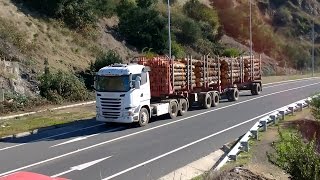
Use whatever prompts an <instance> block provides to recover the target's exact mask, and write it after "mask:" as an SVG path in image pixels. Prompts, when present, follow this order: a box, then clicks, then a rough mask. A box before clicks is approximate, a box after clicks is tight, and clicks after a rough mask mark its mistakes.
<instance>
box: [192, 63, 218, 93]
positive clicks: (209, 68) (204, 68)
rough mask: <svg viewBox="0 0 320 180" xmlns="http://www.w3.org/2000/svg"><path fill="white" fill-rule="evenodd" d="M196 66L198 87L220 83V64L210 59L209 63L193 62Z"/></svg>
mask: <svg viewBox="0 0 320 180" xmlns="http://www.w3.org/2000/svg"><path fill="white" fill-rule="evenodd" d="M192 62H193V63H192V64H193V65H194V66H195V69H194V72H195V76H196V87H197V88H201V87H203V86H205V85H206V84H207V85H208V86H210V85H212V84H216V83H217V81H218V74H219V73H218V67H219V66H218V63H216V62H215V61H213V60H212V59H209V60H208V61H207V63H206V62H205V61H204V60H193V61H192Z"/></svg>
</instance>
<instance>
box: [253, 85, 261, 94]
mask: <svg viewBox="0 0 320 180" xmlns="http://www.w3.org/2000/svg"><path fill="white" fill-rule="evenodd" d="M260 91H261V86H260V84H259V83H254V84H253V85H252V88H251V95H253V96H254V95H259V94H260Z"/></svg>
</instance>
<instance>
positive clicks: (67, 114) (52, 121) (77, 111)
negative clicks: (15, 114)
mask: <svg viewBox="0 0 320 180" xmlns="http://www.w3.org/2000/svg"><path fill="white" fill-rule="evenodd" d="M68 110H69V111H68ZM94 116H95V111H94V108H93V106H83V107H78V108H73V109H65V110H59V111H51V112H50V111H48V112H44V113H41V114H37V115H31V116H26V117H21V118H17V119H9V120H4V121H1V122H0V137H3V136H7V135H12V134H16V133H20V132H25V131H31V130H34V129H38V128H43V127H50V126H56V125H61V124H66V123H70V122H75V121H80V120H87V119H91V118H93V117H94Z"/></svg>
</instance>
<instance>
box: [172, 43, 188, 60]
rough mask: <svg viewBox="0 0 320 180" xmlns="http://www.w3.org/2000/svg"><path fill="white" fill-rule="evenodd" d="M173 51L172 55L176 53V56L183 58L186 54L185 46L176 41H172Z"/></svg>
mask: <svg viewBox="0 0 320 180" xmlns="http://www.w3.org/2000/svg"><path fill="white" fill-rule="evenodd" d="M171 51H172V55H174V56H175V57H176V58H183V57H185V56H186V53H185V50H184V48H183V47H182V46H181V45H180V44H179V43H177V42H176V41H172V43H171Z"/></svg>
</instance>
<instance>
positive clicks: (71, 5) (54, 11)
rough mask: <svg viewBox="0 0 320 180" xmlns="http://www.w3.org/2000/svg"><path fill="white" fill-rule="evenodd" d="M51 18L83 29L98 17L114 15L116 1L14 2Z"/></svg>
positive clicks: (92, 23)
mask: <svg viewBox="0 0 320 180" xmlns="http://www.w3.org/2000/svg"><path fill="white" fill-rule="evenodd" d="M16 1H18V2H23V3H25V4H26V5H28V6H31V7H32V8H34V9H36V10H38V11H39V12H40V13H43V14H45V15H46V16H49V17H51V18H57V19H62V20H63V21H64V22H65V23H66V24H67V25H68V26H70V27H72V28H75V29H83V28H85V27H87V26H92V25H94V24H95V23H96V22H97V19H98V17H101V16H103V17H104V16H106V17H110V16H111V15H113V14H114V13H115V9H116V4H117V3H116V0H29V1H23V0H16Z"/></svg>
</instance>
